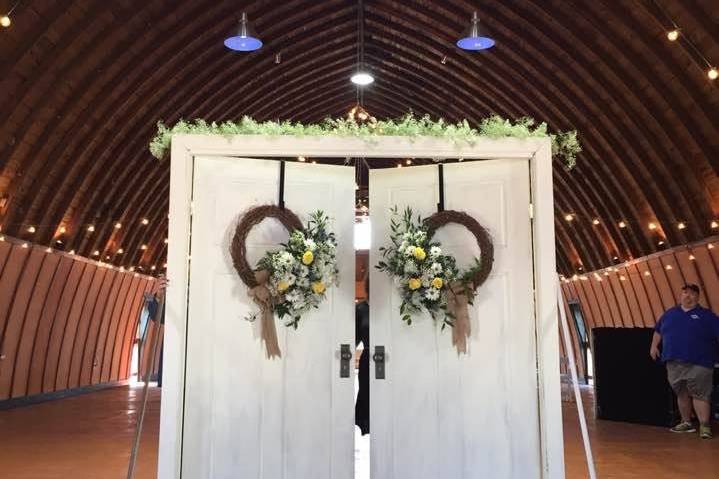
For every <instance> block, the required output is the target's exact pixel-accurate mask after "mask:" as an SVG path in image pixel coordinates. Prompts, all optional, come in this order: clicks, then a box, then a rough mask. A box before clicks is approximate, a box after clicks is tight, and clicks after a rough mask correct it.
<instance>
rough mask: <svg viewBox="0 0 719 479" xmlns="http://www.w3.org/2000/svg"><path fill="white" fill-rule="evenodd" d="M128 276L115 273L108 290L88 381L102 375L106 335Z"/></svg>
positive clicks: (99, 378)
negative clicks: (110, 288) (108, 294)
mask: <svg viewBox="0 0 719 479" xmlns="http://www.w3.org/2000/svg"><path fill="white" fill-rule="evenodd" d="M129 281H130V276H129V275H126V274H119V273H118V274H117V275H116V277H115V282H114V283H113V285H112V290H111V291H110V297H109V298H108V299H107V305H106V306H105V312H104V314H103V316H102V321H101V322H100V331H98V333H97V341H96V345H95V352H94V356H93V366H92V377H91V380H90V382H91V383H92V384H97V383H99V382H100V380H101V377H102V367H103V365H104V357H105V347H106V345H107V335H108V334H109V331H110V326H111V325H112V319H113V318H114V314H115V308H116V307H117V304H118V299H119V298H120V292H121V291H122V290H123V289H125V284H126V283H129Z"/></svg>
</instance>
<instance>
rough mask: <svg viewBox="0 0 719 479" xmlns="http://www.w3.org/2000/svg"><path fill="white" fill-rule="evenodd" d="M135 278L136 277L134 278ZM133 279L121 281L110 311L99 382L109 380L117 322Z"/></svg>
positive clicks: (129, 277)
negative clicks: (110, 315) (110, 316)
mask: <svg viewBox="0 0 719 479" xmlns="http://www.w3.org/2000/svg"><path fill="white" fill-rule="evenodd" d="M135 279H136V278H135ZM134 282H135V281H134V279H133V278H132V277H131V276H128V277H127V279H126V280H125V281H123V282H122V286H121V288H120V291H119V294H118V296H117V301H115V306H114V308H113V311H112V318H111V319H110V326H109V329H108V330H107V334H106V335H105V347H104V349H103V352H102V366H101V368H100V380H99V382H101V383H106V382H108V381H109V380H110V367H111V365H112V350H113V348H114V346H115V338H116V337H117V331H118V323H119V322H120V316H121V315H122V314H123V310H124V309H125V303H126V302H127V298H128V296H129V292H130V285H131V284H133V283H134Z"/></svg>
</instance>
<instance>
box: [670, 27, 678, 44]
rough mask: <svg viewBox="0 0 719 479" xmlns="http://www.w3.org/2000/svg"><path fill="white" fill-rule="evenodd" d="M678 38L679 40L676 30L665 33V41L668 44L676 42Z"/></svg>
mask: <svg viewBox="0 0 719 479" xmlns="http://www.w3.org/2000/svg"><path fill="white" fill-rule="evenodd" d="M678 38H679V30H677V29H676V28H675V29H674V30H670V31H669V32H667V39H668V40H669V41H670V42H675V41H677V39H678Z"/></svg>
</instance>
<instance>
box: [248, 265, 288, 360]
mask: <svg viewBox="0 0 719 479" xmlns="http://www.w3.org/2000/svg"><path fill="white" fill-rule="evenodd" d="M269 280H270V272H269V271H267V270H264V269H261V270H259V271H255V281H257V286H255V287H254V288H251V289H250V293H249V294H250V297H251V298H252V300H253V301H254V302H255V304H257V306H259V307H260V314H261V315H262V322H261V326H260V336H261V337H262V341H263V342H264V343H265V348H266V349H267V358H268V359H272V358H273V357H275V356H276V357H278V358H279V357H282V352H281V351H280V345H279V343H278V342H277V330H276V329H275V314H274V311H273V309H272V306H273V303H272V295H271V294H270V289H269V288H268V287H267V282H268V281H269Z"/></svg>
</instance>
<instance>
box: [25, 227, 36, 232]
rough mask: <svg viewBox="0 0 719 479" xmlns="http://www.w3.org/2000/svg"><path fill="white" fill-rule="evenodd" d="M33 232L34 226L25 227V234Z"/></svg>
mask: <svg viewBox="0 0 719 479" xmlns="http://www.w3.org/2000/svg"><path fill="white" fill-rule="evenodd" d="M35 231H37V230H36V229H35V227H34V226H28V227H27V232H28V233H34V232H35Z"/></svg>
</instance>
